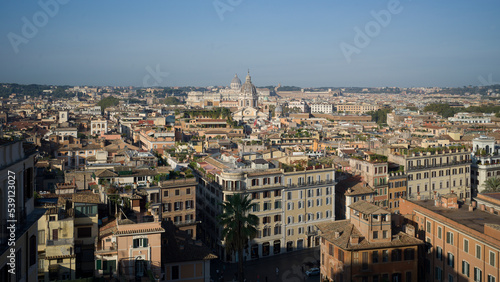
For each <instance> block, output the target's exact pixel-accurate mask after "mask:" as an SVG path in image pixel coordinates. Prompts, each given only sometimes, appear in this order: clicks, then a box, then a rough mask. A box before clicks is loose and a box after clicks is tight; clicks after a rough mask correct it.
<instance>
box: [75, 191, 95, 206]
mask: <svg viewBox="0 0 500 282" xmlns="http://www.w3.org/2000/svg"><path fill="white" fill-rule="evenodd" d="M72 201H73V203H90V204H99V203H100V202H101V201H100V198H99V194H93V193H92V194H91V193H75V194H73V199H72Z"/></svg>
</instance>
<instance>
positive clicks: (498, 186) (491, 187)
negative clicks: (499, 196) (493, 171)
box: [481, 177, 500, 193]
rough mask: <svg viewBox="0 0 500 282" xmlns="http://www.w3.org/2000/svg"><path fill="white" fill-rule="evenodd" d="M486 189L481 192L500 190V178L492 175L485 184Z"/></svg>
mask: <svg viewBox="0 0 500 282" xmlns="http://www.w3.org/2000/svg"><path fill="white" fill-rule="evenodd" d="M483 187H484V190H483V191H482V192H481V193H491V192H500V178H498V177H490V178H488V179H486V181H485V182H484V184H483Z"/></svg>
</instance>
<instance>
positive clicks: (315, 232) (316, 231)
mask: <svg viewBox="0 0 500 282" xmlns="http://www.w3.org/2000/svg"><path fill="white" fill-rule="evenodd" d="M306 235H307V236H316V235H318V230H314V231H306Z"/></svg>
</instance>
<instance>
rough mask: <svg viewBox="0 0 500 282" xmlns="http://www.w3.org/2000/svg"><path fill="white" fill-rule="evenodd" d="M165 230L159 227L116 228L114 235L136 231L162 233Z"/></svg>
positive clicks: (129, 233)
mask: <svg viewBox="0 0 500 282" xmlns="http://www.w3.org/2000/svg"><path fill="white" fill-rule="evenodd" d="M162 232H165V229H163V228H161V227H156V228H145V229H129V230H117V231H116V232H115V233H114V234H115V235H131V234H138V233H162Z"/></svg>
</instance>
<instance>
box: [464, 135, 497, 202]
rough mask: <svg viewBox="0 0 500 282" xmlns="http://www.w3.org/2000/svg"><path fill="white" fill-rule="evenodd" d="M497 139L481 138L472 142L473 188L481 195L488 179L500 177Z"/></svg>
mask: <svg viewBox="0 0 500 282" xmlns="http://www.w3.org/2000/svg"><path fill="white" fill-rule="evenodd" d="M495 143H496V142H495V138H493V137H487V136H480V137H478V138H474V139H473V140H472V165H471V188H472V191H473V192H474V193H475V194H478V193H481V192H482V191H483V190H484V189H485V187H484V183H485V181H486V180H487V179H488V178H491V177H500V154H499V151H500V146H498V145H496V144H495Z"/></svg>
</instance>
